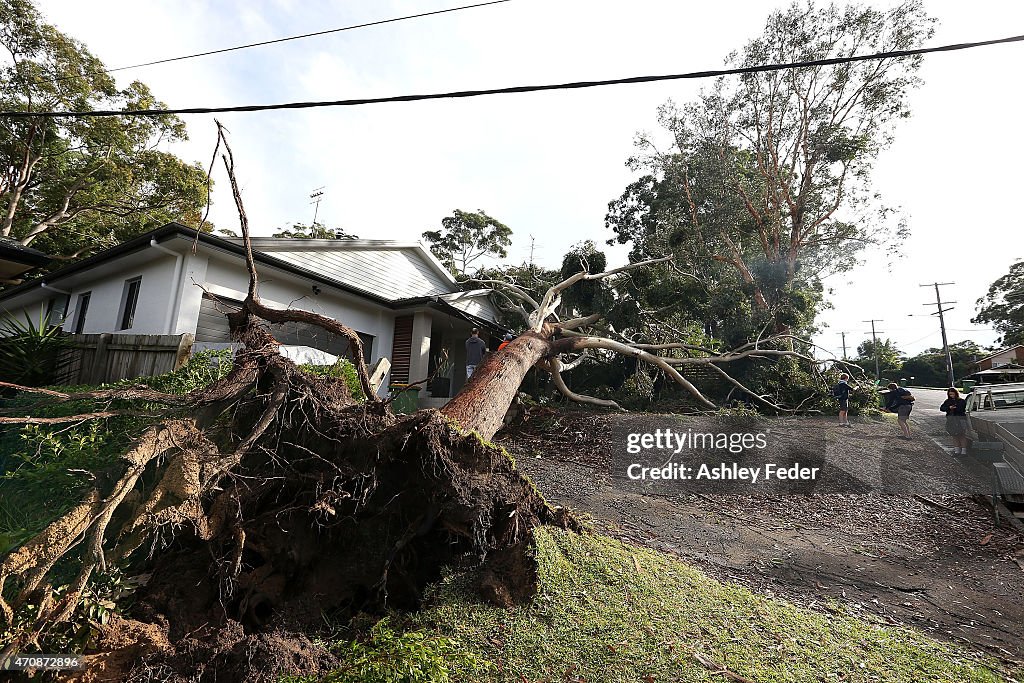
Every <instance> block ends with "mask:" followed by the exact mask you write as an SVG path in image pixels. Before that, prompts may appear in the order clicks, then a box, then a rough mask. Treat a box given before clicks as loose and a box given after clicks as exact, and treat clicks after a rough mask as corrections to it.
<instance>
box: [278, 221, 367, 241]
mask: <svg viewBox="0 0 1024 683" xmlns="http://www.w3.org/2000/svg"><path fill="white" fill-rule="evenodd" d="M273 237H289V238H292V239H303V240H354V239H359V238H358V237H357V236H356V235H350V234H348V233H347V232H345V231H344V230H343V229H341V228H328V227H327V226H326V225H324V224H323V223H320V222H319V221H316V222H314V223H313V224H312V225H306V224H304V223H294V224H293V225H292V227H290V228H284V229H283V230H279V231H277V232H275V233H274V234H273Z"/></svg>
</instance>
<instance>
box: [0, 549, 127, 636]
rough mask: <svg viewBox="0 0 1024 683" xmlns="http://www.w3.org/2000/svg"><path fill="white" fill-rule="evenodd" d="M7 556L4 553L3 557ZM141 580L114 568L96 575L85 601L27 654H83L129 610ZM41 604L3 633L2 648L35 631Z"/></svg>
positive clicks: (59, 590)
mask: <svg viewBox="0 0 1024 683" xmlns="http://www.w3.org/2000/svg"><path fill="white" fill-rule="evenodd" d="M2 554H3V552H2V551H0V555H2ZM140 583H141V579H140V578H139V577H129V576H126V575H125V574H124V573H123V572H122V571H121V570H120V569H119V568H118V567H116V566H110V567H109V568H108V569H107V571H105V572H101V571H96V572H94V573H93V575H92V576H91V577H90V579H89V583H88V584H87V585H86V587H85V588H84V589H83V591H82V599H81V601H80V602H79V604H78V605H77V606H76V607H75V609H74V611H73V612H72V613H71V615H70V616H69V617H68V619H67V621H66V622H63V623H60V624H57V625H55V626H53V627H51V628H50V629H49V630H48V631H47V632H45V633H44V634H43V635H42V637H41V638H39V639H38V640H37V641H36V642H35V643H33V644H32V645H31V646H30V648H29V649H27V650H26V651H27V652H82V651H84V650H85V649H86V648H87V647H88V646H89V645H90V643H91V641H92V640H93V638H94V637H95V636H97V635H99V631H100V629H101V628H102V627H103V625H105V624H106V623H107V622H108V621H109V620H110V617H111V615H113V614H122V613H124V612H125V611H126V610H127V609H128V608H129V607H130V602H131V598H132V596H133V595H134V594H135V591H136V590H138V588H139V585H140ZM70 588H71V586H70V585H68V584H65V585H60V586H57V587H55V588H54V590H53V599H54V600H60V599H61V597H63V596H64V595H65V594H66V593H67V592H68V591H69V590H70ZM38 611H39V605H38V604H32V603H30V604H27V605H25V607H24V608H23V609H21V610H19V612H18V613H17V614H15V618H14V622H13V623H12V624H8V625H7V628H5V629H4V630H0V648H3V647H4V645H6V644H7V643H9V642H10V641H11V640H13V639H14V638H15V637H16V636H17V634H18V633H19V632H22V631H24V630H26V629H29V628H31V626H32V624H33V622H34V621H35V615H36V614H37V613H38Z"/></svg>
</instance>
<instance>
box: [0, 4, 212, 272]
mask: <svg viewBox="0 0 1024 683" xmlns="http://www.w3.org/2000/svg"><path fill="white" fill-rule="evenodd" d="M0 45H2V47H3V50H2V51H0V109H3V110H5V111H16V112H35V111H63V110H72V111H89V110H100V109H110V110H133V109H150V108H161V107H163V106H164V105H163V103H161V102H159V101H157V100H156V99H155V98H154V97H153V94H152V93H151V92H150V90H149V88H147V87H146V86H145V85H144V84H142V83H140V82H138V81H136V82H133V83H131V84H130V85H128V86H127V87H125V88H120V89H119V88H118V87H117V85H116V83H115V82H114V79H113V78H112V77H111V76H110V74H109V73H107V71H106V70H105V68H104V65H103V63H102V62H101V61H100V60H99V59H98V58H97V57H95V56H94V55H93V54H92V53H90V52H89V50H88V49H87V48H86V47H85V46H84V45H83V44H82V43H80V42H78V41H77V40H75V39H73V38H71V37H69V36H66V35H64V34H63V33H61V32H60V31H58V30H57V29H56V28H54V27H53V26H50V25H48V24H46V23H44V22H43V20H42V18H41V17H40V15H39V13H38V11H37V10H36V8H35V7H34V6H33V5H32V3H31V2H30V0H3V1H2V2H0ZM185 137H186V131H185V124H184V123H183V122H182V121H181V120H180V119H178V118H177V117H175V116H170V115H163V116H145V117H123V118H122V117H111V118H74V117H67V118H48V117H33V116H27V117H17V118H15V117H7V118H3V119H0V236H3V237H7V238H11V239H15V240H17V241H18V242H20V243H21V244H23V245H26V246H27V245H32V246H33V247H34V248H37V249H40V250H42V251H44V252H47V253H50V254H52V255H54V256H56V257H58V258H59V259H68V258H75V257H77V256H80V255H82V254H84V253H86V252H88V251H89V250H92V249H96V248H102V247H105V246H112V245H114V244H117V243H118V242H121V241H124V240H126V239H128V238H130V237H133V236H135V235H137V234H139V233H141V232H144V231H145V230H147V229H150V228H152V227H153V226H155V225H159V224H162V223H165V222H168V221H170V220H176V221H179V222H185V223H187V224H189V225H191V226H193V227H198V226H199V225H200V223H201V219H200V211H201V209H202V207H203V206H204V204H205V202H206V196H207V182H206V173H205V172H204V171H203V170H202V169H201V168H200V167H199V166H198V165H190V164H187V163H185V162H184V161H182V160H181V159H179V158H177V157H176V156H174V155H173V154H171V153H169V152H167V151H164V150H162V149H161V147H163V146H165V145H166V144H167V143H169V142H172V141H175V140H182V139H184V138H185Z"/></svg>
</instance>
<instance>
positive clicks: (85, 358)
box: [58, 333, 193, 384]
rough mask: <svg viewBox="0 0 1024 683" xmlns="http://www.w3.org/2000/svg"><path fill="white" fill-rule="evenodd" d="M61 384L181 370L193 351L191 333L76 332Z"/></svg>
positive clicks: (66, 359) (130, 377)
mask: <svg viewBox="0 0 1024 683" xmlns="http://www.w3.org/2000/svg"><path fill="white" fill-rule="evenodd" d="M70 339H71V344H70V348H69V349H68V350H67V351H66V352H65V353H64V355H63V356H62V361H61V368H60V372H59V381H58V383H59V384H102V383H104V382H116V381H117V380H121V379H133V378H135V377H149V376H152V375H162V374H164V373H166V372H170V371H172V370H177V369H178V368H180V367H181V366H182V365H184V364H185V362H186V361H187V360H188V357H189V353H190V352H191V351H192V342H193V336H192V335H191V334H110V333H104V334H75V335H71V338H70Z"/></svg>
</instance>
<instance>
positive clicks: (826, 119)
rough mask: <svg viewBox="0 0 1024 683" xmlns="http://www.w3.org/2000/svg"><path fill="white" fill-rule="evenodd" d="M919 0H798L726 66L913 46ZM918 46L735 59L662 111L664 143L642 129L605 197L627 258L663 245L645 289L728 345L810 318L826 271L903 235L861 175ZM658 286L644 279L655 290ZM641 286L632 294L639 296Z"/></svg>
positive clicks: (886, 135) (897, 110)
mask: <svg viewBox="0 0 1024 683" xmlns="http://www.w3.org/2000/svg"><path fill="white" fill-rule="evenodd" d="M931 25H932V20H931V19H929V18H928V17H927V16H926V14H925V13H924V10H923V7H922V3H921V2H920V0H907V1H906V2H904V3H903V4H901V5H899V6H898V7H895V8H893V9H891V10H889V11H884V12H883V11H880V10H875V9H873V8H870V7H865V6H861V5H851V6H848V7H838V6H836V5H829V6H815V5H813V4H807V5H804V4H798V3H793V4H791V5H790V6H788V7H786V8H783V9H779V10H776V11H775V12H773V13H772V15H771V16H770V17H769V19H768V22H767V25H766V26H765V30H764V32H763V33H762V35H761V36H759V37H758V38H755V39H754V40H752V41H750V42H749V43H748V44H747V45H746V46H745V47H744V48H743V49H742V50H741V51H739V52H738V53H734V54H733V55H732V56H731V57H730V58H729V60H728V61H729V63H730V64H732V65H735V66H744V67H755V66H760V65H763V64H766V63H771V62H796V61H812V60H820V59H827V58H834V57H843V56H849V55H852V54H861V53H863V52H865V51H883V50H892V49H907V48H911V47H916V46H920V45H921V44H922V43H923V42H925V41H926V40H927V39H928V37H930V36H931V33H932V29H931ZM919 64H920V58H910V59H908V60H899V61H898V62H896V61H894V62H886V63H885V64H884V65H881V66H880V65H879V64H875V63H872V62H857V63H851V64H843V65H835V66H819V67H803V68H799V69H787V70H785V71H771V72H760V73H750V74H744V75H743V76H741V77H739V78H729V79H724V78H723V79H720V80H719V81H718V82H717V83H716V85H715V87H713V88H711V89H709V90H707V91H704V92H703V93H702V94H701V95H700V97H699V98H698V100H697V101H696V102H693V103H691V104H688V105H685V106H682V107H679V106H676V105H675V104H674V103H672V102H669V103H667V104H665V105H664V106H662V107H661V108H660V109H659V120H660V123H661V125H662V127H663V128H665V129H666V131H667V132H668V134H669V135H670V136H671V139H672V141H673V144H672V146H671V147H670V148H668V149H664V145H661V144H656V143H655V141H654V140H652V139H650V138H649V137H648V136H646V135H642V136H641V137H640V138H639V140H638V149H639V152H638V154H637V156H635V157H633V158H632V159H630V160H629V165H630V167H631V168H633V169H634V170H637V171H643V172H644V173H645V175H643V176H641V177H640V178H639V179H638V180H636V181H635V182H633V183H631V184H630V185H629V186H628V187H627V188H626V190H625V192H624V193H623V194H622V195H621V196H620V197H619V198H618V199H616V200H614V201H612V202H611V203H609V205H608V214H607V216H606V219H605V223H606V225H607V227H609V228H611V229H612V230H613V231H614V233H615V237H614V238H613V241H617V242H618V243H620V244H630V245H632V253H631V259H633V260H642V259H646V258H651V257H656V256H663V255H666V254H669V253H671V254H673V255H674V256H675V261H674V263H673V264H671V265H664V266H659V267H658V269H657V271H656V272H657V278H656V279H655V280H654V281H653V283H652V286H651V287H650V289H648V288H647V287H646V286H644V285H639V286H640V288H641V289H642V290H644V291H642V292H641V293H640V294H642V295H643V300H644V301H645V303H649V304H651V305H652V306H653V307H655V308H658V309H660V310H661V311H662V315H670V314H674V315H678V316H679V317H681V318H684V319H685V318H688V319H690V320H696V321H698V322H700V323H701V324H702V325H704V327H705V330H706V331H707V333H708V334H709V335H712V336H715V337H718V338H723V339H726V340H727V342H728V343H727V345H733V343H735V342H739V341H748V340H749V339H750V338H751V336H752V334H756V332H757V331H758V330H759V329H761V328H763V327H765V325H766V324H767V325H768V326H769V327H768V329H769V330H793V331H797V330H802V331H807V330H808V328H809V327H810V326H811V325H812V323H813V320H814V317H815V315H816V313H817V310H818V308H819V307H820V306H821V303H822V297H821V294H822V292H821V284H820V280H821V276H822V275H825V274H830V273H836V272H843V271H846V270H849V269H850V268H852V267H853V266H854V265H855V263H856V261H855V258H854V257H855V256H856V254H857V252H858V251H859V250H860V249H862V248H863V247H864V245H866V244H869V243H873V242H874V243H883V242H886V241H890V242H891V241H898V240H899V239H901V238H902V237H903V235H904V232H905V229H904V228H903V227H902V226H901V225H898V226H897V227H896V230H895V231H891V230H890V229H889V226H888V223H889V222H890V221H889V220H888V218H889V216H890V213H891V212H890V211H889V210H887V209H885V208H884V207H881V206H879V205H878V203H877V200H876V198H875V193H874V192H873V191H872V190H871V188H870V172H871V168H872V164H873V162H874V160H875V158H876V157H877V155H878V153H879V151H880V150H882V149H884V148H885V146H886V145H888V144H889V142H890V140H891V131H892V126H893V124H894V123H895V121H897V120H898V119H900V118H902V117H904V116H906V115H907V93H908V91H909V90H910V89H911V88H913V87H915V86H916V85H918V80H917V79H916V77H915V76H914V74H915V72H916V70H917V68H918V67H919ZM651 290H653V291H651ZM640 294H638V298H640Z"/></svg>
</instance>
